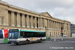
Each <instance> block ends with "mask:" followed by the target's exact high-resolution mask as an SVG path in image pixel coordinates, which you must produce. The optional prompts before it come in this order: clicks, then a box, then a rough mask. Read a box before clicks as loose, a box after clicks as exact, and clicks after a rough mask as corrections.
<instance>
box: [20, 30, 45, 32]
mask: <svg viewBox="0 0 75 50" xmlns="http://www.w3.org/2000/svg"><path fill="white" fill-rule="evenodd" d="M20 31H23V32H45V31H34V30H20Z"/></svg>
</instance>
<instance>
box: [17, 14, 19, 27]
mask: <svg viewBox="0 0 75 50" xmlns="http://www.w3.org/2000/svg"><path fill="white" fill-rule="evenodd" d="M17 27H20V13H17Z"/></svg>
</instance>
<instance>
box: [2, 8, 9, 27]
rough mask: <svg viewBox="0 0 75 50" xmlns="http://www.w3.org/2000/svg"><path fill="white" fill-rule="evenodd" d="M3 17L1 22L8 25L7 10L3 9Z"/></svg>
mask: <svg viewBox="0 0 75 50" xmlns="http://www.w3.org/2000/svg"><path fill="white" fill-rule="evenodd" d="M3 19H4V22H3V25H6V26H8V25H9V24H8V10H7V9H5V17H4V18H3Z"/></svg>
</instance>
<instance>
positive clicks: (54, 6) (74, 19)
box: [3, 0, 75, 24]
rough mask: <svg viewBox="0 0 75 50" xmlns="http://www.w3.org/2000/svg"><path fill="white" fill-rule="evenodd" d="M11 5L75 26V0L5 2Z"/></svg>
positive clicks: (17, 0)
mask: <svg viewBox="0 0 75 50" xmlns="http://www.w3.org/2000/svg"><path fill="white" fill-rule="evenodd" d="M3 1H5V2H8V3H9V4H12V5H15V6H18V7H21V8H25V9H28V10H32V11H35V12H38V13H41V12H48V13H49V14H50V15H51V16H52V17H55V18H59V19H62V20H67V21H70V22H71V23H72V24H75V0H3Z"/></svg>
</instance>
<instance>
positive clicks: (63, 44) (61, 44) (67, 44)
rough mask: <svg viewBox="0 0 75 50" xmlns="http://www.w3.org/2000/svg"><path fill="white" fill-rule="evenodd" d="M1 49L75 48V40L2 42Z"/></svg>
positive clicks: (71, 49)
mask: <svg viewBox="0 0 75 50" xmlns="http://www.w3.org/2000/svg"><path fill="white" fill-rule="evenodd" d="M0 50H75V41H74V40H73V41H72V40H70V41H69V40H67V41H66V40H65V41H56V42H54V41H44V42H42V43H31V44H22V45H12V44H0Z"/></svg>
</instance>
